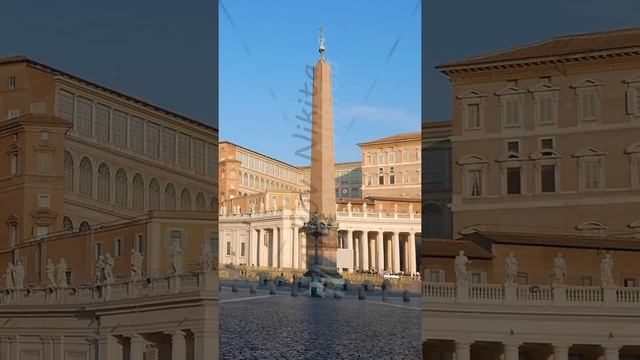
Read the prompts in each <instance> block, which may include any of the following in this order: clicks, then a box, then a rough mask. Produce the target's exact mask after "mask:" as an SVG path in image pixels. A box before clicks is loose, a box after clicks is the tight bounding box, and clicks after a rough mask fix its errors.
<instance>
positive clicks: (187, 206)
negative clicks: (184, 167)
mask: <svg viewBox="0 0 640 360" xmlns="http://www.w3.org/2000/svg"><path fill="white" fill-rule="evenodd" d="M180 210H182V211H191V193H190V192H189V189H187V188H184V189H182V192H181V193H180Z"/></svg>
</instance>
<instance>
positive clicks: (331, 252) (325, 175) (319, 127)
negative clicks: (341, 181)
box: [308, 27, 338, 273]
mask: <svg viewBox="0 0 640 360" xmlns="http://www.w3.org/2000/svg"><path fill="white" fill-rule="evenodd" d="M319 30H320V47H319V52H320V59H319V60H318V61H317V62H316V64H315V65H314V66H313V98H312V113H311V189H310V204H309V210H310V215H312V214H314V213H317V214H321V215H324V216H332V217H333V218H334V219H335V215H336V194H335V191H336V190H335V189H336V179H335V169H334V162H333V104H332V94H331V69H330V66H329V63H328V62H327V61H326V60H325V58H324V52H325V47H324V37H323V34H322V32H323V30H324V29H323V28H322V27H320V29H319ZM308 249H310V251H309V252H308V253H309V256H310V257H309V259H313V251H314V250H313V248H312V247H308ZM337 249H338V236H337V231H336V230H335V229H331V231H330V233H329V234H328V235H326V236H321V237H319V238H318V262H319V265H320V268H321V270H323V271H324V272H330V273H337V272H336V270H337V269H336V252H337ZM309 263H311V264H312V263H313V261H311V262H309Z"/></svg>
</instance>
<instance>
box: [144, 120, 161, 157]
mask: <svg viewBox="0 0 640 360" xmlns="http://www.w3.org/2000/svg"><path fill="white" fill-rule="evenodd" d="M145 151H146V153H147V156H149V157H150V158H153V159H157V158H159V157H160V125H158V124H154V123H147V145H146V146H145Z"/></svg>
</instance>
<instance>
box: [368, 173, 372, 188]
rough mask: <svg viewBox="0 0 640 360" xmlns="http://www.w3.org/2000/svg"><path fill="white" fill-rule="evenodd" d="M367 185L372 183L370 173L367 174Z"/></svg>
mask: <svg viewBox="0 0 640 360" xmlns="http://www.w3.org/2000/svg"><path fill="white" fill-rule="evenodd" d="M367 185H368V186H371V185H372V183H371V175H367Z"/></svg>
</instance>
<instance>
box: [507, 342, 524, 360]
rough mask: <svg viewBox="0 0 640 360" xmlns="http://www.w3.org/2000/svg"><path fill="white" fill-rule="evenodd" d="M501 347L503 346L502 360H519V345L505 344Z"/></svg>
mask: <svg viewBox="0 0 640 360" xmlns="http://www.w3.org/2000/svg"><path fill="white" fill-rule="evenodd" d="M503 346H504V360H519V359H520V344H517V343H505V344H504V345H503Z"/></svg>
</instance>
